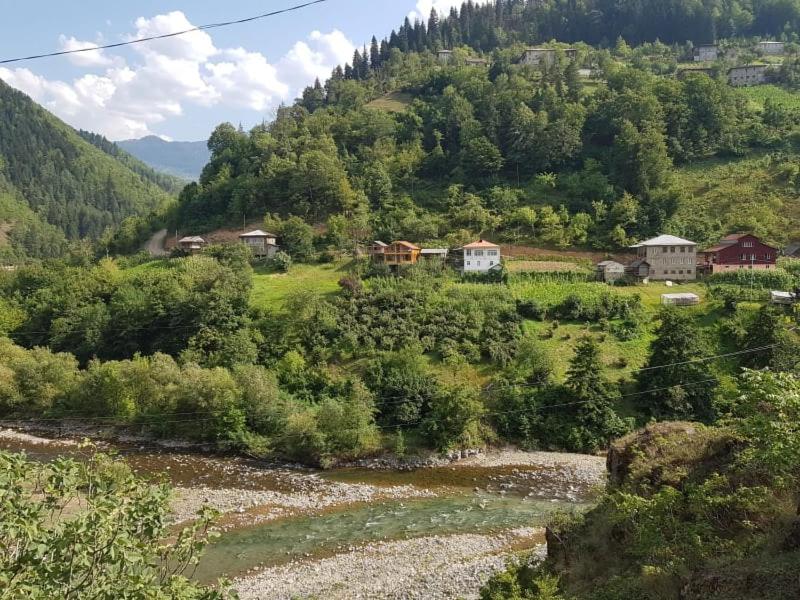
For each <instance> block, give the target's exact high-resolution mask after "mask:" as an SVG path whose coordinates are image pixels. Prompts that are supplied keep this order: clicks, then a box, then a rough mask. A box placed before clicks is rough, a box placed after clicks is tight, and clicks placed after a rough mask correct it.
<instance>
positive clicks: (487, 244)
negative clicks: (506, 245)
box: [464, 240, 500, 250]
mask: <svg viewBox="0 0 800 600" xmlns="http://www.w3.org/2000/svg"><path fill="white" fill-rule="evenodd" d="M499 247H500V246H498V245H497V244H493V243H492V242H487V241H486V240H478V241H477V242H472V243H471V244H467V245H466V246H464V250H474V249H475V248H499Z"/></svg>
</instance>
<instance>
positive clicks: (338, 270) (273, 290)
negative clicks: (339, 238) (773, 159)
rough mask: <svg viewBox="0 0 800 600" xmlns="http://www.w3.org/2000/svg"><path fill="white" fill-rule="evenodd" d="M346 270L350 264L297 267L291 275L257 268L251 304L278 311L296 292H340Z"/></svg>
mask: <svg viewBox="0 0 800 600" xmlns="http://www.w3.org/2000/svg"><path fill="white" fill-rule="evenodd" d="M345 267H346V263H332V264H327V265H294V266H293V267H292V268H291V270H290V272H289V273H273V272H271V271H268V270H267V269H265V268H264V267H259V268H256V269H255V273H254V274H253V293H252V295H251V298H250V303H251V304H252V305H253V306H255V307H259V308H273V309H278V308H281V307H282V306H283V303H284V302H285V301H286V298H287V297H289V296H290V295H291V294H293V293H295V292H300V291H312V292H316V293H319V294H332V293H335V292H336V291H337V290H338V289H339V280H340V279H341V278H342V277H343V276H344V275H345V274H346V270H345Z"/></svg>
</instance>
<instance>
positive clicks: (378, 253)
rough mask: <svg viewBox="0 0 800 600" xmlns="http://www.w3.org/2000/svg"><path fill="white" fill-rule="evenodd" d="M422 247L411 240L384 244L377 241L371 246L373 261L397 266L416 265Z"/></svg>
mask: <svg viewBox="0 0 800 600" xmlns="http://www.w3.org/2000/svg"><path fill="white" fill-rule="evenodd" d="M421 252H422V248H420V247H419V246H415V245H414V244H412V243H411V242H404V241H400V242H392V243H391V244H384V243H383V242H375V243H374V244H373V245H372V246H371V247H370V257H371V258H372V260H373V261H375V262H377V263H380V264H384V265H388V266H390V267H397V266H401V265H415V264H417V262H418V261H419V257H420V254H421Z"/></svg>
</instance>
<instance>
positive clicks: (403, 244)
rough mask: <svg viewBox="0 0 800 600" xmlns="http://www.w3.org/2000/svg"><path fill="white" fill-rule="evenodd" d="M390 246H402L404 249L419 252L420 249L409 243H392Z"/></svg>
mask: <svg viewBox="0 0 800 600" xmlns="http://www.w3.org/2000/svg"><path fill="white" fill-rule="evenodd" d="M392 244H393V245H397V246H404V247H405V248H410V249H411V250H419V249H420V247H419V246H415V245H414V244H412V243H411V242H406V241H399V242H392Z"/></svg>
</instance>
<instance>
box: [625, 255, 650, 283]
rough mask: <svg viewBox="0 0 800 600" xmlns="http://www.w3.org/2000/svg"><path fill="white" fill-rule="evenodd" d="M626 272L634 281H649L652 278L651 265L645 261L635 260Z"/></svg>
mask: <svg viewBox="0 0 800 600" xmlns="http://www.w3.org/2000/svg"><path fill="white" fill-rule="evenodd" d="M625 272H626V273H627V274H628V275H630V276H631V277H633V278H634V279H639V280H643V279H648V278H649V277H650V263H649V262H647V261H646V260H643V259H638V260H635V261H633V262H632V263H631V264H630V265H628V266H627V267H626V268H625Z"/></svg>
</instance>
